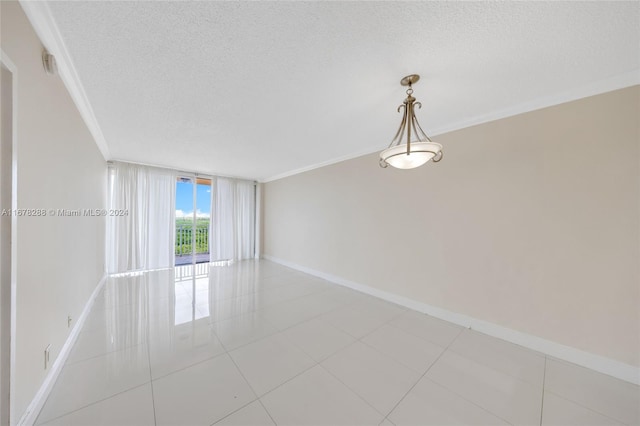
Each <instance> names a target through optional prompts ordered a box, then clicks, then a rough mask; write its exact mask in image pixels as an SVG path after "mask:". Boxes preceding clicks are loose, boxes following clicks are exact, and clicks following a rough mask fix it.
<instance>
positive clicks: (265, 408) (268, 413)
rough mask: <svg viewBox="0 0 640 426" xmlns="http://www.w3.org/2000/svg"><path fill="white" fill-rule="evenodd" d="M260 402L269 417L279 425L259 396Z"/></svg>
mask: <svg viewBox="0 0 640 426" xmlns="http://www.w3.org/2000/svg"><path fill="white" fill-rule="evenodd" d="M258 402H259V403H260V405H261V406H262V408H263V409H264V412H265V413H267V416H269V418H270V419H271V421H272V422H273V424H274V425H276V426H278V423H276V419H274V418H273V416H272V415H271V413H270V412H269V410H267V406H266V405H264V402H262V400H261V399H260V398H258Z"/></svg>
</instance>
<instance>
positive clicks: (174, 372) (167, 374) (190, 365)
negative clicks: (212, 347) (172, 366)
mask: <svg viewBox="0 0 640 426" xmlns="http://www.w3.org/2000/svg"><path fill="white" fill-rule="evenodd" d="M222 355H228V353H227V352H226V351H225V352H221V353H219V354H216V355H211V356H210V357H207V358H206V359H201V360H199V361H196V362H194V363H193V364H189V365H187V366H184V367H180V368H178V369H176V370H173V371H171V372H169V373H165V374H162V375H160V376H158V377H153V373H152V374H151V382H157V381H159V380H162V379H165V378H166V377H168V376H171V375H173V374H176V373H180V372H182V371H184V370H186V369H188V368H191V367H195V366H196V365H198V364H202V363H204V362H207V361H211V360H212V359H215V358H218V357H221V356H222Z"/></svg>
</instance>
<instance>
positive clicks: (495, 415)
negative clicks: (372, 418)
mask: <svg viewBox="0 0 640 426" xmlns="http://www.w3.org/2000/svg"><path fill="white" fill-rule="evenodd" d="M424 380H428V381H430V382H431V383H433V384H435V385H437V386H440V387H443V388H444V389H446V390H447V391H449V392H451V393H452V394H454V395H455V396H457V397H458V398H460V399H463V400H464V401H466V402H468V403H469V404H471V405H474V406H476V407H478V408H479V409H481V410H482V411H484V412H486V413H489V414H491V415H492V416H494V417H496V418H498V419H500V420H502V421H503V422H505V423H506V424H508V425H512V426H513V425H514V423H512V422H510V421H509V420H507V419H505V418H504V417H502V416H500V415H498V414H496V413H494V412H493V411H490V410H489V409H487V408H485V407H483V406H482V405H480V404H478V403H477V402H474V401H472V400H470V399H469V398H467V397H465V396H464V395H460V394H459V393H458V392H456V391H454V390H453V389H450V388H449V387H448V386H446V385H443V384H442V383H439V382H436V381H435V380H432V379H431V378H430V377H426V376H425V377H424ZM389 414H391V413H389Z"/></svg>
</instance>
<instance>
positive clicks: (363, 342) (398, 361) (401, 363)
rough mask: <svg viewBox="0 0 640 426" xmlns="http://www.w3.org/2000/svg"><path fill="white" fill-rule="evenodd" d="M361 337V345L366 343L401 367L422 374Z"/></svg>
mask: <svg viewBox="0 0 640 426" xmlns="http://www.w3.org/2000/svg"><path fill="white" fill-rule="evenodd" d="M365 337H366V336H365ZM363 339H364V337H363V338H362V339H360V340H359V342H360V343H362V344H363V345H366V346H367V347H369V348H370V349H373V350H374V351H376V352H378V353H379V354H380V355H384V356H385V357H386V358H389V359H391V360H393V361H395V362H397V363H398V364H400V365H402V366H403V367H405V368H408V369H409V370H411V371H413V372H414V373H417V374H420V375H422V373H423V371H421V370H416V369H415V368H414V367H412V366H410V365H407V364H406V363H405V362H403V361H401V360H399V359H396V358H395V357H392V356H391V355H389V354H386V353H384V352H382V351H381V350H380V349H378V348H376V347H375V346H372V345H370V344H369V343H367V342H365V341H364V340H363ZM442 350H443V351H444V349H442Z"/></svg>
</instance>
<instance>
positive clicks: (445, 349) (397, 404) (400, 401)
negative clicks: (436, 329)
mask: <svg viewBox="0 0 640 426" xmlns="http://www.w3.org/2000/svg"><path fill="white" fill-rule="evenodd" d="M461 333H462V330H460V332H458V334H457V335H456V337H454V338H453V340H452V341H451V342H450V343H449V344H448V345H447V347H446V348H444V350H443V351H442V352H441V353H440V355H438V357H437V358H436V359H435V360H434V361H433V362H432V363H431V365H429V367H428V368H427V369H426V370H425V372H424V373H422V375H421V376H420V377H419V378H418V380H417V381H416V382H415V383H414V384H413V386H411V388H410V389H409V390H407V392H406V393H405V394H404V395H403V396H402V398H400V400H399V401H398V402H397V403H396V405H394V406H393V408H391V410H390V411H389V412H388V413H387V414H386V415H385V416H384V418H385V419H388V418H389V416H390V415H391V413H393V411H394V410H395V409H396V408H398V406H399V405H400V404H401V403H402V401H404V399H405V398H406V397H407V395H409V393H411V391H412V390H413V389H414V388H415V387H416V386H417V385H418V383H420V381H421V380H422V379H423V378H424V377H425V376H426V375H427V373H428V372H429V370H431V367H433V366H434V365H436V363H437V362H438V361H439V360H440V358H442V355H444V353H445V352H446V351H447V349H449V347H450V346H451V345H452V344H453V342H455V341H456V339H457V338H458V337H459V336H460V334H461ZM416 337H417V336H416Z"/></svg>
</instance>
